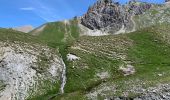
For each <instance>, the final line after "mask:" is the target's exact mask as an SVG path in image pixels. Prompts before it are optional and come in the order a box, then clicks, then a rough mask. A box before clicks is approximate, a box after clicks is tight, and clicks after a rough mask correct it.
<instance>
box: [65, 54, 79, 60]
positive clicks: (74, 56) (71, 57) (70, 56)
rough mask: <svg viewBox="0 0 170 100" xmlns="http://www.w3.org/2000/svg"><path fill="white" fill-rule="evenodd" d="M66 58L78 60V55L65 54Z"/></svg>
mask: <svg viewBox="0 0 170 100" xmlns="http://www.w3.org/2000/svg"><path fill="white" fill-rule="evenodd" d="M67 60H68V61H75V60H80V57H77V56H76V55H73V54H67Z"/></svg>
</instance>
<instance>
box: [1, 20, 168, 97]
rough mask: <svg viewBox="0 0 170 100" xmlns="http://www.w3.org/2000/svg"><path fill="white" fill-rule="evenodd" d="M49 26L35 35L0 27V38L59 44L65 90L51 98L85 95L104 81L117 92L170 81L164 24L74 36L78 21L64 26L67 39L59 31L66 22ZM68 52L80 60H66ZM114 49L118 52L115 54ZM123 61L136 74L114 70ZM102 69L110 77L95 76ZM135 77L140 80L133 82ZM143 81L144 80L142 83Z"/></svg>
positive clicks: (48, 94)
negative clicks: (119, 32)
mask: <svg viewBox="0 0 170 100" xmlns="http://www.w3.org/2000/svg"><path fill="white" fill-rule="evenodd" d="M73 23H74V22H73ZM48 27H49V28H48ZM48 27H47V29H45V31H43V32H42V33H41V34H40V35H39V36H35V37H33V36H30V35H27V34H24V35H23V33H18V32H16V31H12V30H6V29H1V32H0V35H1V37H0V40H1V41H4V40H9V41H11V42H13V41H23V42H39V40H42V41H45V43H47V44H48V45H49V46H50V47H54V48H56V47H59V48H60V53H61V54H62V56H63V58H64V60H65V62H66V64H67V78H68V80H67V84H66V87H65V92H66V93H65V94H63V95H60V96H57V97H56V98H54V99H56V100H58V99H69V100H77V99H79V100H80V99H85V97H84V95H85V94H86V93H87V92H89V91H92V90H93V88H98V86H99V85H100V84H103V83H108V84H110V85H116V86H117V88H118V90H117V94H116V95H120V94H121V93H122V92H123V91H127V90H129V89H130V88H131V87H133V86H134V85H138V84H140V85H142V86H143V87H148V86H151V85H155V84H156V83H164V82H169V81H170V78H169V77H168V76H169V74H170V73H169V72H168V70H169V69H170V68H169V65H170V61H169V55H170V46H169V44H167V43H166V42H167V41H168V40H167V38H165V36H164V33H166V36H168V31H165V30H166V29H169V28H168V27H167V25H165V26H164V27H159V30H162V31H161V32H160V31H158V30H155V29H157V27H156V28H154V27H153V30H151V28H150V29H149V31H147V30H142V31H138V32H134V33H130V34H125V35H116V36H102V37H86V36H84V37H81V38H80V39H78V40H76V39H77V37H78V34H79V33H78V32H79V31H78V28H77V25H76V24H73V25H71V26H68V27H67V29H68V30H70V31H71V35H70V36H69V38H67V39H66V41H64V37H63V36H62V34H64V33H63V32H62V31H64V32H65V29H64V27H65V25H64V24H63V23H61V22H59V23H52V24H51V26H48ZM54 27H56V28H54ZM58 27H60V28H58ZM51 29H53V30H51ZM58 29H62V31H61V32H60V31H59V30H58ZM4 33H5V34H4ZM11 33H13V34H11ZM75 40H76V41H77V42H75V43H74V46H79V47H81V48H82V49H84V50H85V51H84V50H78V49H73V48H71V47H70V45H72V43H73V42H74V41H75ZM164 40H166V41H164ZM68 52H71V53H74V54H76V55H77V56H79V57H81V60H80V61H75V62H67V61H66V58H65V57H66V54H67V53H68ZM115 52H116V54H118V55H115ZM123 55H126V56H127V57H126V59H122V58H121V56H123ZM124 61H130V62H131V64H132V65H134V66H135V69H136V70H137V73H136V74H135V75H132V76H128V77H123V75H122V74H121V73H120V72H119V71H117V69H118V67H119V66H120V65H121V64H122V63H124ZM73 65H74V68H73ZM103 71H108V72H109V74H110V75H111V77H110V78H108V79H104V80H101V79H100V78H99V77H97V76H96V73H100V72H103ZM158 74H163V76H162V77H160V78H159V79H158ZM136 80H141V81H137V82H136ZM127 81H128V82H127ZM133 82H135V84H133ZM142 83H145V84H144V85H143V84H142ZM54 90H55V89H54ZM53 94H55V91H53V92H52V91H49V92H48V93H47V94H45V95H42V96H37V97H35V98H34V99H35V100H42V99H44V100H46V99H47V98H48V97H49V96H52V95H53ZM101 98H102V97H101Z"/></svg>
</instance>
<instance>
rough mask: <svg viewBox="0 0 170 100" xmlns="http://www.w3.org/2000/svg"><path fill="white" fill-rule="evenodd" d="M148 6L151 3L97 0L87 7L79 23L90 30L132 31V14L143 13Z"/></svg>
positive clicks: (112, 32)
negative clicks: (122, 2) (120, 2)
mask: <svg viewBox="0 0 170 100" xmlns="http://www.w3.org/2000/svg"><path fill="white" fill-rule="evenodd" d="M150 8H151V4H147V3H141V2H135V1H133V2H132V1H131V2H129V3H128V4H126V5H120V4H119V3H118V2H113V1H112V0H98V1H97V2H96V3H95V4H94V5H93V6H91V7H89V9H88V12H87V13H86V14H85V15H84V16H83V17H82V19H81V24H82V25H84V26H86V27H88V28H89V29H91V30H102V31H105V32H109V33H111V34H115V33H117V32H119V31H122V32H128V31H133V30H134V26H135V25H134V22H133V21H132V16H133V15H139V14H143V13H144V12H145V11H146V10H148V9H150Z"/></svg>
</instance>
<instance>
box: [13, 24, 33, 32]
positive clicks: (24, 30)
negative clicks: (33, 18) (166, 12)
mask: <svg viewBox="0 0 170 100" xmlns="http://www.w3.org/2000/svg"><path fill="white" fill-rule="evenodd" d="M13 29H14V30H17V31H20V32H24V33H28V32H30V31H32V30H33V29H34V28H33V27H32V26H31V25H25V26H21V27H16V28H13Z"/></svg>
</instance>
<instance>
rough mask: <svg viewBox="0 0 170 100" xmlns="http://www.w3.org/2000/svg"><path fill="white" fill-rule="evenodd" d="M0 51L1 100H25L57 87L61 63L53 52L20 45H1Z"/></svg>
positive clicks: (62, 66) (23, 44)
mask: <svg viewBox="0 0 170 100" xmlns="http://www.w3.org/2000/svg"><path fill="white" fill-rule="evenodd" d="M0 47H1V48H0V83H3V84H4V85H2V86H3V89H2V90H1V91H0V100H26V99H27V98H28V97H32V96H36V95H41V94H44V93H46V92H47V90H50V89H53V88H54V84H56V82H58V83H60V82H59V81H60V78H61V75H62V72H63V69H64V65H63V64H64V63H63V61H62V59H61V58H60V57H59V56H58V55H56V52H55V51H54V50H52V49H49V48H48V47H46V46H40V45H38V44H37V45H36V44H31V45H30V44H29V43H20V42H14V43H11V42H10V43H8V42H0ZM47 84H48V86H47Z"/></svg>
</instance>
